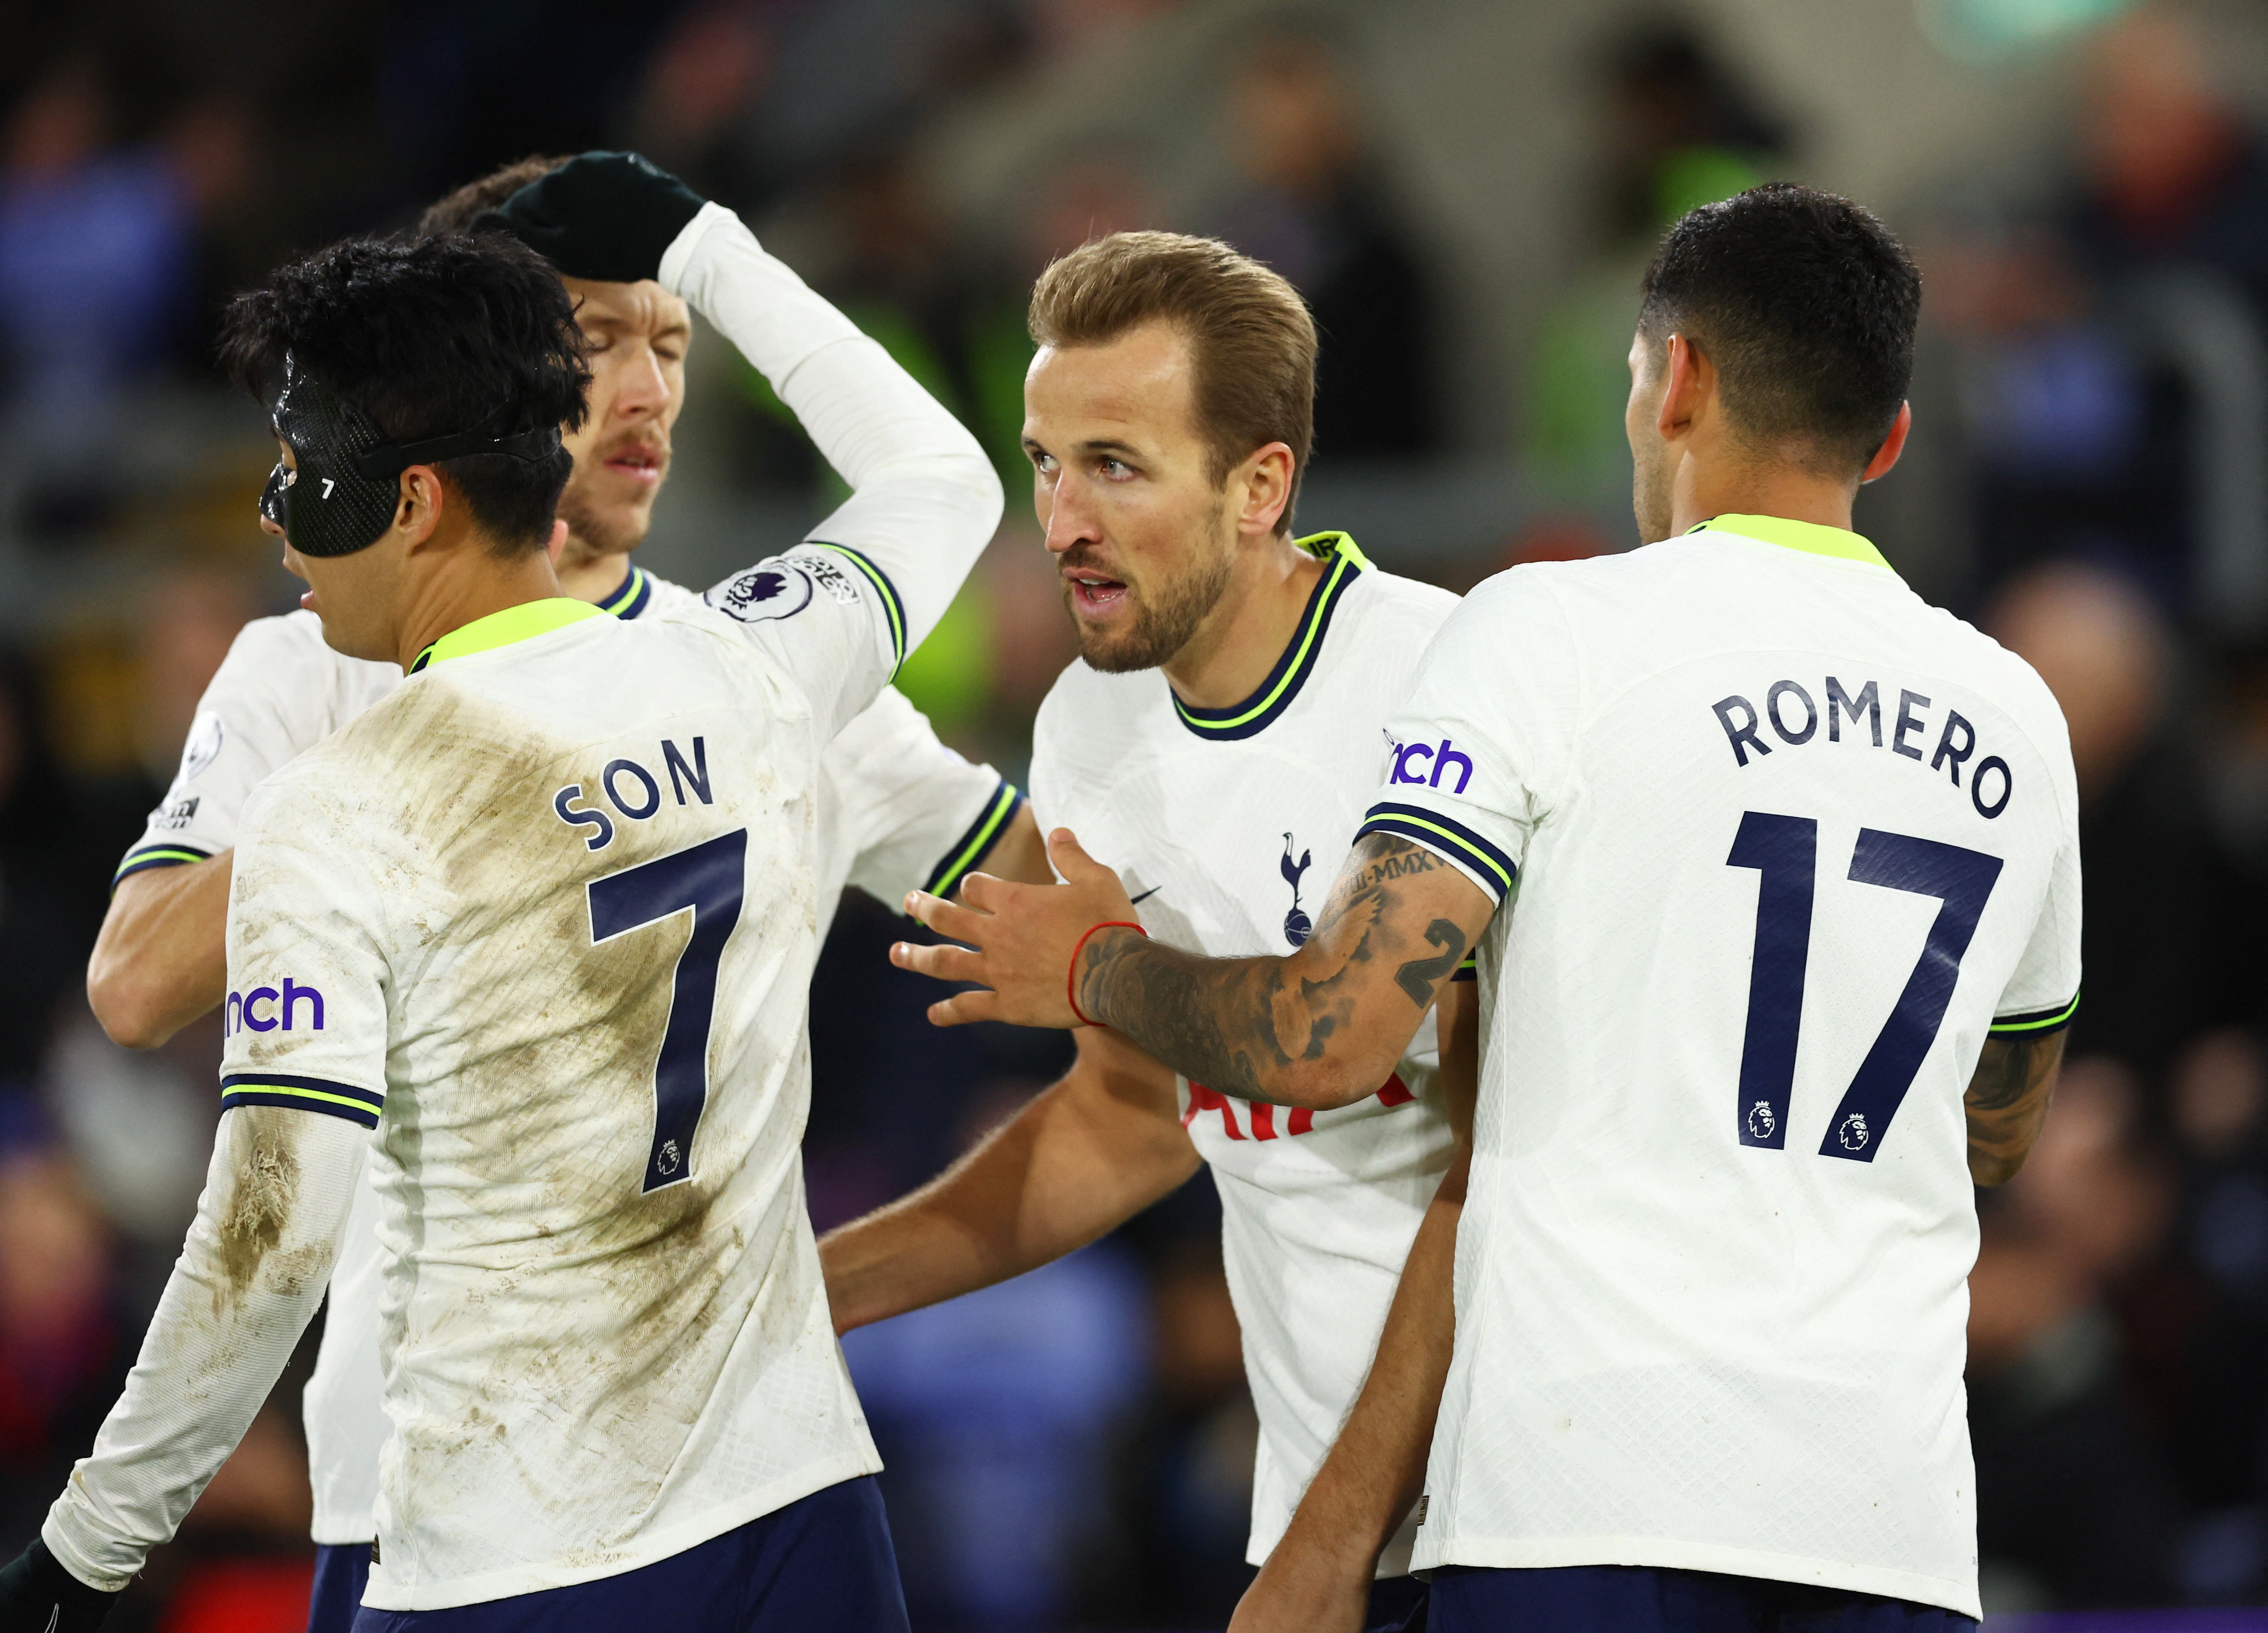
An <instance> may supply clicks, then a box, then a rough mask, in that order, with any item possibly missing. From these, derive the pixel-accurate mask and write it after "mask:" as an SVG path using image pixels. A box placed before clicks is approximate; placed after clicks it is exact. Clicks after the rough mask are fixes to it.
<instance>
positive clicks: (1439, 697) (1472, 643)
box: [1356, 567, 1580, 905]
mask: <svg viewBox="0 0 2268 1633" xmlns="http://www.w3.org/2000/svg"><path fill="white" fill-rule="evenodd" d="M1546 572H1547V570H1539V569H1536V568H1532V567H1522V568H1513V570H1511V571H1509V572H1504V573H1499V574H1498V575H1497V576H1496V577H1493V578H1491V579H1489V580H1487V581H1486V582H1485V583H1484V584H1483V585H1480V587H1479V588H1477V589H1476V590H1475V591H1474V592H1472V593H1471V594H1470V595H1469V596H1467V597H1466V598H1465V599H1464V600H1462V601H1461V602H1459V603H1458V605H1457V607H1456V609H1455V610H1454V612H1452V613H1451V614H1449V616H1448V618H1447V620H1446V621H1445V622H1443V623H1442V625H1441V628H1440V633H1439V634H1438V635H1437V636H1434V638H1433V642H1432V645H1431V646H1430V647H1429V648H1428V649H1427V650H1426V652H1425V657H1424V658H1422V659H1421V660H1420V661H1419V663H1418V672H1417V673H1416V674H1415V675H1414V676H1413V677H1412V678H1411V680H1410V696H1409V699H1408V701H1407V702H1404V703H1403V706H1402V708H1401V709H1400V710H1398V711H1397V712H1396V713H1395V714H1394V715H1393V716H1391V717H1388V722H1387V727H1386V734H1387V736H1388V738H1389V739H1391V740H1392V743H1393V747H1392V748H1391V750H1390V751H1389V752H1388V760H1387V780H1386V783H1385V784H1384V785H1383V786H1381V788H1380V790H1379V791H1378V794H1377V796H1376V801H1375V803H1374V804H1373V805H1372V806H1371V808H1370V810H1369V811H1368V812H1367V813H1365V815H1364V817H1363V820H1362V825H1361V827H1360V828H1358V829H1357V830H1356V832H1357V835H1358V836H1359V835H1363V834H1373V833H1386V834H1394V835H1398V836H1399V837H1401V838H1403V839H1407V840H1410V841H1411V842H1414V843H1417V844H1420V845H1423V846H1425V848H1426V849H1427V850H1431V851H1433V852H1434V853H1436V854H1437V855H1439V856H1440V857H1443V858H1445V859H1446V860H1447V861H1448V862H1450V863H1451V864H1454V866H1456V867H1457V868H1459V869H1460V870H1462V872H1464V874H1465V876H1466V877H1467V878H1469V879H1471V880H1472V881H1473V882H1474V883H1475V884H1476V885H1478V886H1480V887H1481V888H1482V889H1483V890H1484V891H1486V892H1487V893H1488V894H1489V896H1490V897H1491V900H1493V901H1496V902H1498V903H1499V905H1500V904H1501V903H1502V902H1503V901H1504V900H1505V898H1506V896H1507V895H1509V894H1511V892H1512V888H1513V883H1514V881H1516V880H1517V879H1518V878H1519V877H1520V867H1521V862H1522V861H1523V860H1524V859H1525V858H1526V857H1527V854H1528V840H1529V837H1530V836H1531V835H1533V834H1534V833H1535V828H1536V827H1537V826H1538V825H1539V824H1540V823H1542V822H1543V821H1544V820H1547V819H1548V818H1549V816H1550V811H1551V806H1552V805H1553V802H1554V800H1555V798H1557V791H1558V790H1559V789H1560V788H1561V787H1562V786H1564V783H1565V776H1566V771H1567V763H1568V759H1569V754H1570V750H1571V747H1572V742H1573V735H1574V725H1575V714H1576V708H1577V700H1578V697H1579V695H1580V654H1579V653H1578V652H1577V651H1576V649H1575V644H1574V640H1573V636H1572V631H1571V629H1569V627H1568V623H1567V619H1566V616H1565V614H1564V613H1563V612H1562V611H1561V610H1560V607H1559V603H1558V599H1557V596H1556V595H1555V594H1554V593H1553V592H1552V590H1551V587H1550V583H1549V581H1548V578H1547V577H1546Z"/></svg>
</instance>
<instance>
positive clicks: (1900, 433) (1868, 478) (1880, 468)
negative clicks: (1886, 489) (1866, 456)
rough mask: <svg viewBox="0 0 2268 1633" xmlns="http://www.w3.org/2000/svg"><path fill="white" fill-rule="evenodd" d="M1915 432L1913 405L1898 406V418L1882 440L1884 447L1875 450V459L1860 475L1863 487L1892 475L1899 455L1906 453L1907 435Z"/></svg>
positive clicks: (1860, 482)
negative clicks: (1912, 431) (1891, 468)
mask: <svg viewBox="0 0 2268 1633" xmlns="http://www.w3.org/2000/svg"><path fill="white" fill-rule="evenodd" d="M1911 430H1913V404H1911V402H1902V403H1900V404H1898V417H1897V418H1896V419H1895V420H1892V421H1891V422H1890V434H1889V436H1887V437H1885V438H1882V445H1881V447H1879V448H1877V449H1875V450H1874V458H1873V459H1871V460H1867V468H1866V469H1865V470H1863V471H1861V472H1860V473H1859V484H1860V485H1861V486H1862V487H1863V486H1864V485H1865V484H1867V482H1873V481H1874V480H1875V479H1876V478H1878V477H1882V476H1887V475H1889V474H1890V467H1892V466H1894V465H1896V463H1897V462H1898V455H1900V454H1902V453H1904V452H1905V451H1906V435H1907V433H1908V432H1910V431H1911Z"/></svg>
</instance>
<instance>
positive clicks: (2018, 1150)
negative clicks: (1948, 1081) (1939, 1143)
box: [1966, 1033, 2064, 1185]
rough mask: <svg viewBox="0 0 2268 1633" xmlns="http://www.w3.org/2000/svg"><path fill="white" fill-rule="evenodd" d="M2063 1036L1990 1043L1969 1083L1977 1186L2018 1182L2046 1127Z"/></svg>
mask: <svg viewBox="0 0 2268 1633" xmlns="http://www.w3.org/2000/svg"><path fill="white" fill-rule="evenodd" d="M2063 1042H2064V1034H2063V1033H2054V1034H2052V1035H2051V1036H2049V1037H2044V1038H1988V1039H1986V1040H1985V1052H1984V1054H1983V1055H1982V1056H1980V1057H1979V1058H1978V1060H1977V1070H1976V1072H1975V1074H1974V1075H1973V1076H1972V1077H1971V1078H1970V1080H1969V1092H1968V1095H1967V1096H1966V1103H1967V1107H1968V1113H1969V1174H1970V1178H1971V1179H1973V1180H1975V1181H1977V1184H1979V1185H2005V1184H2006V1183H2007V1182H2008V1181H2010V1180H2012V1179H2014V1178H2015V1177H2016V1171H2017V1170H2018V1169H2020V1168H2021V1167H2022V1166H2024V1159H2025V1158H2026V1157H2027V1156H2028V1155H2029V1154H2030V1151H2031V1149H2032V1142H2033V1141H2034V1140H2036V1139H2037V1138H2038V1137H2039V1133H2040V1127H2041V1125H2042V1124H2043V1123H2044V1122H2046V1121H2047V1114H2048V1102H2049V1100H2051V1098H2052V1097H2053V1096H2054V1093H2055V1080H2056V1071H2057V1070H2058V1067H2059V1066H2060V1065H2061V1064H2062V1063H2063Z"/></svg>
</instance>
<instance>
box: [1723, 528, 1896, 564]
mask: <svg viewBox="0 0 2268 1633" xmlns="http://www.w3.org/2000/svg"><path fill="white" fill-rule="evenodd" d="M1686 531H1687V532H1688V533H1738V534H1740V535H1741V537H1742V538H1743V539H1761V540H1762V541H1764V543H1766V544H1777V545H1778V546H1780V547H1781V548H1785V549H1790V550H1801V551H1802V552H1803V553H1804V554H1805V555H1831V556H1833V557H1834V558H1835V559H1836V560H1837V561H1838V562H1864V563H1867V566H1869V567H1886V568H1887V567H1889V565H1890V564H1889V562H1887V561H1885V560H1884V559H1883V557H1882V553H1881V551H1880V550H1878V549H1876V548H1874V541H1871V540H1869V539H1866V538H1863V537H1861V536H1860V535H1859V534H1858V533H1852V531H1851V530H1850V529H1849V528H1847V527H1823V526H1820V525H1819V524H1818V523H1817V522H1798V521H1790V520H1789V519H1787V518H1786V517H1785V516H1712V517H1711V518H1710V519H1708V520H1707V521H1705V522H1703V523H1702V524H1701V525H1700V526H1697V527H1690V528H1688V529H1687V530H1686ZM1891 570H1892V571H1896V569H1895V568H1892V569H1891Z"/></svg>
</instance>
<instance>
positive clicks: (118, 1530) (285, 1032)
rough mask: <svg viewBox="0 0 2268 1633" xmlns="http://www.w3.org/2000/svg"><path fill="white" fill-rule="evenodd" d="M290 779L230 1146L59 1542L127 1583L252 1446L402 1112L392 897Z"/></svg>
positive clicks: (241, 1027) (262, 814)
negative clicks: (379, 926) (388, 929)
mask: <svg viewBox="0 0 2268 1633" xmlns="http://www.w3.org/2000/svg"><path fill="white" fill-rule="evenodd" d="M336 827H337V813H335V812H329V811H328V810H327V809H326V808H324V807H323V806H321V805H320V804H318V803H316V802H315V801H314V800H313V798H312V797H311V796H310V795H309V794H308V793H307V792H306V791H305V790H302V789H300V788H298V787H297V786H295V785H294V784H293V783H292V782H291V779H289V778H286V779H284V781H283V782H282V783H269V784H268V785H267V786H266V787H265V788H263V789H261V791H259V792H258V793H257V794H255V795H254V798H253V799H252V800H251V801H250V803H249V805H248V806H247V810H246V812H245V815H244V831H243V833H242V834H241V835H239V838H238V842H237V864H236V868H235V872H234V876H233V879H232V884H231V887H230V895H229V915H228V984H229V994H228V997H227V1000H226V1002H225V1006H224V1013H223V1026H224V1031H225V1046H224V1051H223V1055H222V1058H221V1073H222V1076H221V1105H222V1107H223V1115H222V1118H221V1126H220V1134H219V1136H218V1138H217V1142H216V1144H215V1146H214V1150H213V1160H212V1167H211V1171H210V1174H209V1175H208V1177H207V1180H206V1183H205V1191H204V1195H203V1196H202V1197H200V1198H199V1199H198V1202H197V1217H196V1220H195V1223H194V1224H192V1225H191V1226H190V1227H189V1234H188V1241H187V1242H186V1244H184V1246H183V1247H182V1249H181V1256H180V1260H179V1261H178V1262H176V1263H175V1265H174V1267H173V1276H172V1277H171V1279H169V1280H168V1281H167V1283H166V1291H165V1295H164V1297H163V1298H161V1299H160V1300H159V1302H158V1313H157V1315H156V1316H155V1318H154V1319H153V1320H151V1324H150V1331H149V1335H148V1336H147V1337H146V1338H144V1340H143V1344H142V1354H141V1357H140V1359H139V1360H138V1361H136V1364H135V1367H134V1371H133V1372H132V1374H131V1375H130V1376H129V1378H128V1379H127V1384H126V1393H125V1394H124V1396H123V1397H122V1399H121V1400H120V1401H119V1403H118V1405H117V1406H116V1407H115V1408H114V1409H112V1411H111V1414H110V1416H109V1417H108V1418H107V1420H106V1421H105V1422H104V1423H103V1427H102V1431H101V1433H100V1434H99V1436H98V1437H97V1438H96V1439H95V1445H94V1451H93V1453H92V1455H91V1456H89V1457H87V1458H85V1460H82V1461H81V1462H80V1463H79V1465H78V1467H77V1468H76V1469H74V1470H73V1471H72V1474H71V1478H70V1484H69V1486H68V1487H66V1488H65V1490H64V1492H63V1496H62V1497H59V1498H58V1499H56V1502H55V1506H54V1507H53V1508H52V1509H50V1510H49V1511H48V1521H47V1525H46V1526H45V1527H44V1528H43V1529H42V1531H41V1533H40V1534H41V1535H42V1536H43V1537H44V1538H45V1539H46V1541H47V1544H48V1548H51V1549H52V1550H53V1551H54V1553H55V1557H56V1558H57V1559H59V1560H61V1561H62V1562H63V1565H64V1567H65V1569H67V1570H70V1572H71V1574H72V1575H74V1576H76V1577H77V1578H79V1580H81V1581H82V1582H85V1583H87V1584H88V1585H91V1586H93V1587H99V1588H108V1589H115V1588H120V1587H123V1586H124V1585H125V1584H126V1581H127V1579H128V1578H130V1577H132V1576H133V1575H134V1573H135V1572H136V1571H137V1570H140V1569H141V1568H142V1561H143V1558H144V1556H145V1555H146V1554H147V1553H148V1552H149V1550H150V1549H151V1548H153V1547H155V1546H157V1545H158V1543H161V1542H164V1541H167V1540H169V1539H170V1538H171V1537H172V1536H173V1531H174V1528H175V1527H176V1526H179V1525H180V1521H181V1517H182V1516H183V1515H184V1514H186V1513H187V1512H188V1510H189V1507H190V1505H191V1504H193V1503H195V1501H196V1498H197V1494H198V1493H199V1492H201V1491H203V1490H204V1487H205V1482H207V1481H209V1480H210V1479H211V1478H212V1476H213V1474H214V1471H216V1470H217V1469H218V1468H219V1467H220V1466H221V1464H222V1462H223V1461H225V1460H226V1459H227V1457H228V1454H229V1453H230V1452H232V1451H233V1450H234V1449H235V1446H236V1443H237V1442H238V1441H239V1439H241V1438H243V1435H244V1431H245V1430H246V1428H247V1426H248V1425H249V1424H250V1423H251V1422H252V1419H253V1416H254V1414H255V1413H256V1412H258V1411H259V1409H260V1407H261V1402H263V1401H266V1400H267V1398H268V1393H269V1390H270V1389H271V1388H273V1387H275V1383H276V1378H277V1377H278V1376H279V1375H281V1373H282V1372H283V1370H284V1363H285V1362H287V1361H288V1360H290V1359H291V1350H292V1348H293V1347H294V1346H295V1345H296V1344H297V1343H298V1341H299V1335H300V1334H301V1332H302V1331H304V1330H305V1328H306V1325H307V1322H308V1321H309V1320H311V1319H313V1315H314V1313H315V1309H316V1306H318V1305H320V1303H321V1302H322V1298H323V1290H324V1287H325V1286H326V1284H328V1281H329V1279H330V1272H331V1265H332V1262H333V1261H334V1260H335V1257H336V1256H337V1253H338V1244H339V1239H340V1236H341V1234H342V1232H343V1231H344V1229H345V1226H346V1221H347V1214H348V1210H349V1209H350V1206H351V1205H352V1203H353V1201H354V1195H355V1187H356V1184H357V1181H358V1179H359V1176H360V1174H361V1171H362V1164H363V1161H364V1159H365V1154H366V1153H367V1151H368V1149H369V1144H370V1136H369V1133H368V1130H369V1129H372V1128H373V1127H375V1126H376V1124H377V1122H378V1116H379V1108H380V1107H382V1106H383V1105H384V1103H385V1086H386V1080H385V1067H386V1035H387V1026H386V1019H385V1015H386V987H387V977H386V967H385V961H384V959H383V957H382V955H381V953H380V950H379V942H378V939H377V938H376V936H375V935H374V934H373V933H372V924H371V923H370V919H371V916H372V914H373V913H374V912H376V911H378V910H380V908H382V902H383V898H382V897H381V896H380V895H379V894H377V893H376V889H375V886H374V885H373V884H372V881H371V880H370V879H367V878H366V877H365V876H364V875H363V874H362V872H361V870H360V869H359V868H358V866H357V864H356V862H355V860H354V858H353V857H351V855H345V854H342V852H341V851H340V850H339V848H338V847H337V846H336V845H335V844H332V845H330V846H328V848H326V847H325V846H324V845H323V844H322V842H321V836H322V835H326V834H328V833H333V832H335V829H336Z"/></svg>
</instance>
